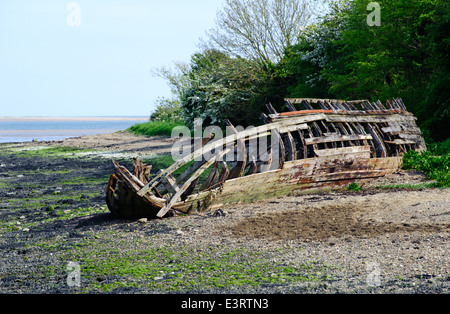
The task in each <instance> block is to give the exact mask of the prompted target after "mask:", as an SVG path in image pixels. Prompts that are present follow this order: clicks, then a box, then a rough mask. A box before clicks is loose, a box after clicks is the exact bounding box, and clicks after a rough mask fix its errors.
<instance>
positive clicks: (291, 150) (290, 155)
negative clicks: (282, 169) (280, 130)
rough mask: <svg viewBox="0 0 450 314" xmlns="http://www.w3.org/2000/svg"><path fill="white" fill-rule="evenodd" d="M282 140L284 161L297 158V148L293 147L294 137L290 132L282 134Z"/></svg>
mask: <svg viewBox="0 0 450 314" xmlns="http://www.w3.org/2000/svg"><path fill="white" fill-rule="evenodd" d="M283 142H284V147H285V148H286V157H285V160H286V161H291V160H296V159H297V150H296V148H295V142H294V138H293V137H292V135H291V133H290V132H288V133H286V134H283Z"/></svg>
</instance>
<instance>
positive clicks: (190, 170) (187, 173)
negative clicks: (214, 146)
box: [177, 134, 213, 184]
mask: <svg viewBox="0 0 450 314" xmlns="http://www.w3.org/2000/svg"><path fill="white" fill-rule="evenodd" d="M212 138H213V135H212V134H210V135H209V136H208V137H205V138H203V139H202V142H201V144H200V145H197V146H196V147H195V149H194V151H198V150H199V149H201V148H202V147H204V146H205V145H206V144H207V143H208V142H209V141H211V140H212ZM205 162H206V161H205V160H197V161H195V162H194V163H193V164H192V165H190V166H189V168H187V169H186V170H185V171H184V172H183V173H182V174H181V175H180V176H179V177H178V178H177V183H178V184H180V183H181V182H183V181H184V180H185V179H186V178H187V177H189V176H190V175H191V174H192V173H194V172H195V171H196V170H198V169H199V168H200V167H201V166H202V165H203V164H204V163H205Z"/></svg>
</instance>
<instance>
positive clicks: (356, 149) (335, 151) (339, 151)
mask: <svg viewBox="0 0 450 314" xmlns="http://www.w3.org/2000/svg"><path fill="white" fill-rule="evenodd" d="M315 153H316V154H317V156H319V157H325V156H337V155H347V154H360V153H363V154H365V153H369V155H367V158H369V157H370V147H369V146H351V147H338V148H328V149H319V150H317V151H316V152H315Z"/></svg>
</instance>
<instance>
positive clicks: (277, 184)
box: [214, 157, 402, 206]
mask: <svg viewBox="0 0 450 314" xmlns="http://www.w3.org/2000/svg"><path fill="white" fill-rule="evenodd" d="M325 160H332V158H328V159H323V161H325ZM401 164H402V158H401V157H388V158H369V159H366V160H364V165H365V166H366V169H364V170H361V171H359V172H356V173H355V175H353V172H348V173H345V172H344V173H341V175H339V174H331V175H329V176H326V175H320V177H319V182H316V181H314V175H315V173H314V171H315V170H314V169H316V168H317V167H318V160H317V158H308V159H303V160H296V161H292V162H286V163H285V167H284V168H283V169H278V170H273V171H268V172H263V173H258V174H255V175H253V176H245V177H242V178H239V179H235V180H230V181H227V182H225V183H224V185H223V187H222V190H221V191H222V192H221V193H220V194H218V195H217V196H216V199H215V201H214V204H217V205H218V206H219V205H221V204H229V203H237V202H249V201H254V200H258V199H265V198H269V197H278V196H285V195H288V194H290V193H296V192H300V191H306V190H311V189H315V188H319V189H323V188H325V187H327V186H328V187H339V186H340V183H339V182H352V180H355V179H356V178H358V179H361V178H371V177H377V176H381V175H385V174H386V173H389V172H394V171H397V170H398V169H399V168H400V167H401ZM370 169H375V171H371V170H370ZM322 180H328V181H322Z"/></svg>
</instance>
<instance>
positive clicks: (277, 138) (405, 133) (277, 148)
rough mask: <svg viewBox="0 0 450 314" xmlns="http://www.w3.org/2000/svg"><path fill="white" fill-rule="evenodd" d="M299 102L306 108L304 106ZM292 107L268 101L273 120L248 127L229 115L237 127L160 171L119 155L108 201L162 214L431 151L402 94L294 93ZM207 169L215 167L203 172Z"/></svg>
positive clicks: (353, 177) (317, 184)
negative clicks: (345, 97)
mask: <svg viewBox="0 0 450 314" xmlns="http://www.w3.org/2000/svg"><path fill="white" fill-rule="evenodd" d="M296 104H300V105H302V106H303V107H304V108H305V110H297V108H296V107H295V105H296ZM286 108H287V109H288V110H289V111H288V112H281V113H278V112H276V110H275V109H274V107H273V106H272V105H271V104H268V105H267V110H268V115H266V114H264V113H262V115H261V117H262V119H263V122H264V123H265V124H264V125H260V126H257V127H253V128H247V129H245V130H244V131H241V132H237V131H236V129H235V128H234V127H233V126H232V125H231V123H229V122H228V126H230V127H231V129H232V130H234V134H231V135H228V136H227V137H225V138H223V139H216V140H212V136H211V137H209V138H208V137H207V138H205V139H203V141H202V142H201V144H200V145H197V147H195V149H194V150H192V151H191V153H190V154H188V155H186V156H185V157H183V158H182V159H180V160H177V161H175V162H174V164H173V165H172V166H170V167H168V168H166V169H162V170H160V171H159V172H158V173H156V174H155V175H153V177H152V176H151V175H150V174H149V172H150V168H149V167H147V166H146V165H145V164H143V163H142V162H141V161H140V160H139V159H137V158H135V159H134V160H133V161H134V163H133V165H134V167H133V173H130V172H129V171H128V170H127V169H126V168H124V167H123V166H121V165H119V164H118V163H116V162H115V161H113V163H114V166H115V169H116V172H115V173H114V174H112V175H111V176H110V179H109V182H108V186H107V189H106V203H107V205H108V208H109V209H110V211H111V213H112V214H114V215H115V216H117V217H125V218H138V217H139V218H141V217H151V218H155V217H158V218H162V217H166V216H168V215H172V214H176V213H193V212H198V211H207V210H212V209H213V208H216V207H217V206H222V205H224V204H228V203H236V202H248V201H252V200H257V199H264V198H268V197H277V196H282V195H286V194H291V195H295V194H297V193H308V192H313V191H318V190H322V191H323V190H328V189H334V188H340V187H342V186H345V185H347V184H349V183H351V182H360V183H364V182H367V181H368V180H372V179H373V178H376V177H380V176H383V175H386V174H387V173H391V172H395V171H397V170H398V169H399V168H400V167H401V165H402V160H403V159H402V156H403V154H404V153H406V152H407V151H409V150H416V151H423V150H426V145H425V141H424V140H423V136H422V132H421V131H420V129H419V128H418V127H417V125H416V122H415V121H416V118H415V117H414V116H413V115H412V114H411V113H409V112H407V110H406V107H405V106H404V104H403V102H402V101H401V99H393V100H391V101H387V102H386V104H385V105H384V104H382V103H381V102H379V101H377V102H369V101H367V100H358V101H342V100H333V99H286ZM318 108H319V109H318ZM358 108H361V109H362V110H359V109H358ZM268 139H270V145H267V144H268V142H269V141H268ZM197 143H198V142H197ZM251 143H253V144H252V145H250V144H251ZM255 143H258V144H257V145H256V146H255V145H254V144H255ZM213 151H214V152H215V154H211V152H213ZM228 152H231V156H234V157H235V158H237V160H233V161H232V162H233V164H234V166H233V167H232V168H231V170H230V169H229V167H228V165H227V162H226V160H223V158H225V156H228ZM205 153H207V154H206V155H205ZM206 156H207V157H206ZM191 162H192V164H191V165H190V166H189V167H188V169H186V170H185V171H184V172H183V173H182V174H181V175H175V173H176V170H178V169H179V168H180V167H182V166H183V165H186V164H187V163H191ZM219 169H220V171H219ZM205 171H209V173H208V172H206V175H205V176H202V177H201V174H202V173H204V172H205ZM205 177H206V178H205ZM201 178H204V179H201ZM157 187H158V189H157ZM161 191H162V192H161Z"/></svg>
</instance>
